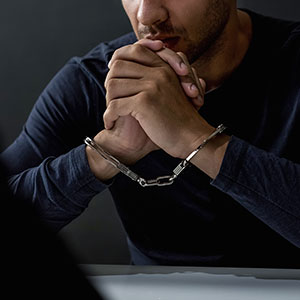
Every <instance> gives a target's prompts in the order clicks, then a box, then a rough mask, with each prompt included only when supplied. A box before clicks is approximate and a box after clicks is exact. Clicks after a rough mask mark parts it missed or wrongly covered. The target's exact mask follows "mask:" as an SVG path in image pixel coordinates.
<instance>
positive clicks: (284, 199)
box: [211, 136, 300, 247]
mask: <svg viewBox="0 0 300 300" xmlns="http://www.w3.org/2000/svg"><path fill="white" fill-rule="evenodd" d="M211 184H212V185H213V186H215V187H216V188H218V189H219V190H221V191H223V192H225V193H226V194H228V195H230V196H231V197H232V198H233V199H235V200H236V201H238V202H239V203H240V204H241V205H242V206H244V207H245V208H246V209H247V210H249V211H250V212H251V213H252V214H254V215H255V216H256V217H258V218H259V219H260V220H262V221H263V222H264V223H266V224H267V225H268V226H270V227H271V228H272V229H273V230H275V231H276V232H278V233H279V234H280V235H282V236H283V237H284V238H286V239H287V240H289V241H290V242H291V243H293V244H294V245H296V246H297V247H300V165H299V164H297V163H294V162H292V161H289V160H287V159H285V158H281V157H278V156H276V155H274V154H272V153H269V152H266V151H264V150H261V149H259V148H257V147H255V146H252V145H250V144H248V143H247V142H245V141H243V140H241V139H239V138H237V137H235V136H232V137H231V141H230V143H229V145H228V148H227V150H226V153H225V157H224V159H223V163H222V166H221V169H220V172H219V174H218V176H217V177H216V179H215V180H213V181H212V183H211Z"/></svg>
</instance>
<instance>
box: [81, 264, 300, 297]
mask: <svg viewBox="0 0 300 300" xmlns="http://www.w3.org/2000/svg"><path fill="white" fill-rule="evenodd" d="M80 268H81V269H82V270H83V272H84V273H85V274H86V276H87V278H88V279H89V280H90V282H91V283H92V285H93V286H94V287H95V288H96V289H97V290H99V291H100V293H101V294H102V295H103V296H104V297H105V299H106V300H129V299H130V300H171V299H172V300H196V299H197V300H201V299H204V300H217V299H222V300H254V299H255V300H260V299H263V300H269V299H270V300H271V299H272V300H279V299H280V300H300V270H292V269H243V268H241V269H239V268H206V267H164V266H126V265H80Z"/></svg>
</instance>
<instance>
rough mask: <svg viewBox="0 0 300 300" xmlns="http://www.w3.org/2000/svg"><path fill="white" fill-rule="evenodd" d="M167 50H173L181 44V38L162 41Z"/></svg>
mask: <svg viewBox="0 0 300 300" xmlns="http://www.w3.org/2000/svg"><path fill="white" fill-rule="evenodd" d="M162 42H163V43H164V45H165V47H166V48H169V49H173V48H174V47H175V46H176V45H177V44H178V42H179V37H174V38H169V39H165V40H162Z"/></svg>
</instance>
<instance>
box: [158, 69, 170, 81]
mask: <svg viewBox="0 0 300 300" xmlns="http://www.w3.org/2000/svg"><path fill="white" fill-rule="evenodd" d="M157 73H158V74H157V78H159V80H162V81H169V80H170V79H171V77H172V76H171V72H170V67H169V66H167V67H161V68H157Z"/></svg>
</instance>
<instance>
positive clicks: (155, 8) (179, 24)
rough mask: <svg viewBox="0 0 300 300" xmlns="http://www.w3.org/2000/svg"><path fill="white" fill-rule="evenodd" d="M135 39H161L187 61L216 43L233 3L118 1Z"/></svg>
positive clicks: (216, 0) (210, 0)
mask: <svg viewBox="0 0 300 300" xmlns="http://www.w3.org/2000/svg"><path fill="white" fill-rule="evenodd" d="M122 3H123V6H124V9H125V11H126V13H127V15H128V17H129V19H130V22H131V24H132V27H133V30H134V32H135V34H136V36H137V38H138V39H142V38H150V39H160V40H163V41H164V43H165V45H166V46H167V47H169V48H171V49H172V50H174V51H176V52H177V51H181V52H184V53H185V54H186V55H187V57H188V59H189V60H190V62H194V61H195V60H197V58H198V57H200V56H201V55H203V54H204V53H206V52H207V51H208V50H209V49H210V48H211V47H212V46H214V45H215V44H216V41H218V40H219V38H220V36H221V35H222V33H223V31H224V28H225V27H226V25H227V23H228V21H229V19H230V15H231V12H232V11H233V10H234V9H235V8H236V1H235V0H180V1H178V0H122Z"/></svg>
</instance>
